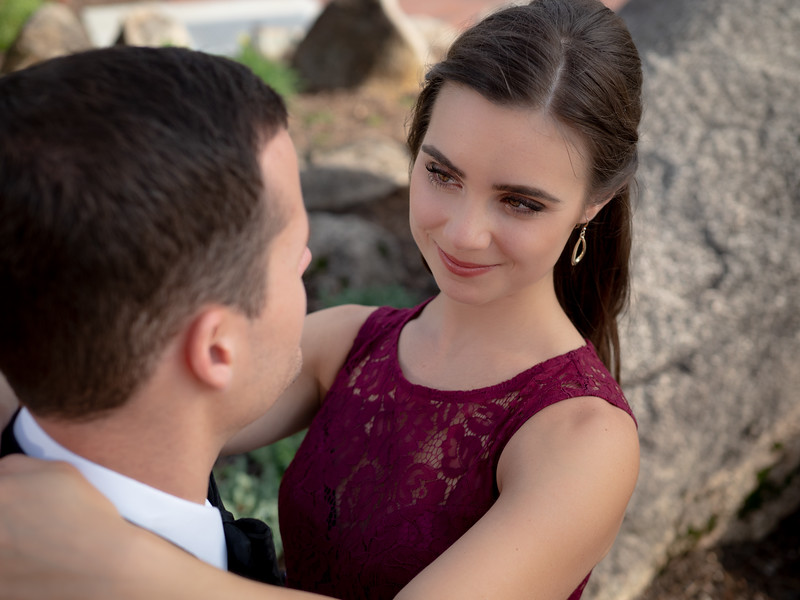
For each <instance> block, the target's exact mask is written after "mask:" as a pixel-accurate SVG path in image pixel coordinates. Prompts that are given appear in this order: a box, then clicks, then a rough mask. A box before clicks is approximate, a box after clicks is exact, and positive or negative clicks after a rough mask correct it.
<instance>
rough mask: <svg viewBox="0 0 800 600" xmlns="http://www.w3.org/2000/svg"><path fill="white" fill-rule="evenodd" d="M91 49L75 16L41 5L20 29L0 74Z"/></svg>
mask: <svg viewBox="0 0 800 600" xmlns="http://www.w3.org/2000/svg"><path fill="white" fill-rule="evenodd" d="M91 47H92V42H91V41H90V40H89V36H88V35H87V33H86V30H85V29H84V27H83V25H82V24H81V22H80V21H79V20H78V17H77V15H76V14H75V13H74V12H73V11H72V9H70V8H68V7H67V6H64V5H62V4H44V5H43V6H42V7H41V8H40V9H39V10H37V11H36V12H35V13H33V15H31V17H30V19H28V21H27V22H26V23H25V25H23V27H22V29H21V30H20V32H19V34H18V35H17V39H16V40H14V42H13V43H12V44H11V47H10V48H9V49H8V52H7V53H6V56H5V59H4V60H3V66H2V69H0V73H11V72H12V71H18V70H20V69H24V68H26V67H30V66H31V65H33V64H36V63H38V62H41V61H43V60H47V59H49V58H55V57H57V56H64V55H67V54H73V53H75V52H80V51H82V50H88V49H90V48H91Z"/></svg>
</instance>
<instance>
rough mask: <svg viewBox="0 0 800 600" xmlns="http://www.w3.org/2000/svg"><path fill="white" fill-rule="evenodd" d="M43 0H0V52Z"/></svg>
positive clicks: (8, 45) (12, 39)
mask: <svg viewBox="0 0 800 600" xmlns="http://www.w3.org/2000/svg"><path fill="white" fill-rule="evenodd" d="M42 4H44V0H0V52H5V51H6V50H8V48H9V47H10V46H11V44H12V43H13V42H14V40H15V39H16V38H17V34H18V33H19V30H20V29H21V28H22V26H23V25H24V24H25V22H26V21H27V20H28V19H29V18H30V16H31V15H32V14H33V13H34V12H36V10H37V9H38V8H39V7H40V6H41V5H42Z"/></svg>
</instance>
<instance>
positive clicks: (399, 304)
mask: <svg viewBox="0 0 800 600" xmlns="http://www.w3.org/2000/svg"><path fill="white" fill-rule="evenodd" d="M419 301H420V299H419V298H417V297H416V296H414V294H412V293H411V292H409V291H408V290H406V289H405V288H404V287H402V286H399V285H384V286H372V287H365V288H346V289H344V290H342V291H341V292H339V293H338V294H322V296H321V297H320V303H321V304H322V306H323V307H325V308H328V307H331V306H339V305H340V304H364V305H367V306H394V307H395V308H408V307H411V306H415V305H416V304H417V303H419Z"/></svg>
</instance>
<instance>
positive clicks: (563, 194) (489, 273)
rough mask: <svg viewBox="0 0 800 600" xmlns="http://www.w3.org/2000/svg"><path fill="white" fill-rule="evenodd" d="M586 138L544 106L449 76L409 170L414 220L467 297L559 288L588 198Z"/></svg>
mask: <svg viewBox="0 0 800 600" xmlns="http://www.w3.org/2000/svg"><path fill="white" fill-rule="evenodd" d="M583 156H585V152H584V149H583V144H582V143H581V142H580V140H579V139H578V137H577V136H576V135H575V134H573V133H572V132H571V131H569V130H568V129H567V128H566V127H564V126H562V125H560V124H558V123H557V122H556V121H554V120H553V119H551V118H549V117H548V116H546V115H545V114H543V113H542V112H540V111H536V110H532V109H526V108H516V107H508V106H500V105H497V104H493V103H492V102H490V101H488V100H486V99H485V98H484V97H483V96H481V95H480V94H478V93H477V92H475V91H473V90H471V89H470V88H467V87H465V86H462V85H458V84H453V83H447V84H445V85H444V86H443V87H442V90H441V91H440V92H439V96H438V98H437V99H436V102H435V104H434V107H433V112H432V115H431V121H430V125H429V127H428V130H427V132H426V134H425V138H424V139H423V141H422V145H421V148H420V152H419V154H418V156H417V158H416V161H415V163H414V167H413V169H412V173H411V188H410V197H411V202H410V225H411V232H412V235H413V236H414V240H415V241H416V243H417V245H418V246H419V249H420V251H421V252H422V255H423V257H424V258H425V260H426V262H427V263H428V265H429V266H430V268H431V271H432V272H433V275H434V277H435V278H436V283H437V284H438V286H439V288H440V289H441V291H442V292H443V293H444V294H445V295H447V296H449V297H451V298H452V299H454V300H457V301H459V302H464V303H469V304H482V303H486V302H491V301H493V300H496V299H499V298H503V297H511V296H520V295H523V296H526V297H527V295H528V294H537V293H541V292H542V291H545V292H548V293H551V294H552V293H553V277H552V273H553V267H554V266H555V264H556V261H557V260H558V258H559V256H560V255H561V252H562V250H563V249H564V246H565V244H566V243H567V240H568V239H569V237H570V234H571V233H572V231H573V230H574V228H575V226H576V225H577V224H578V223H581V222H584V221H586V220H587V219H591V218H592V217H594V215H595V214H597V212H598V211H599V210H600V208H601V207H602V204H592V205H587V204H586V202H585V199H586V197H587V175H586V173H587V167H586V164H585V161H584V158H583Z"/></svg>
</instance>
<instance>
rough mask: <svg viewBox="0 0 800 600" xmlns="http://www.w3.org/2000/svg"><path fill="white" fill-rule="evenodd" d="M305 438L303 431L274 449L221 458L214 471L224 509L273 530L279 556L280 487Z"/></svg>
mask: <svg viewBox="0 0 800 600" xmlns="http://www.w3.org/2000/svg"><path fill="white" fill-rule="evenodd" d="M304 436H305V432H302V431H301V432H300V433H297V434H295V435H293V436H292V437H289V438H286V439H285V440H281V441H279V442H276V443H274V444H272V445H271V446H264V447H263V448H259V449H257V450H254V451H252V452H249V453H247V454H240V455H238V456H232V457H228V458H221V459H220V460H219V461H218V462H217V466H216V467H215V468H214V477H215V478H216V480H217V485H218V486H219V492H220V495H221V496H222V500H223V502H224V503H225V508H227V509H228V510H229V511H231V512H232V513H233V514H234V516H236V517H237V518H239V517H254V518H256V519H261V520H262V521H265V522H266V523H267V524H268V525H269V526H270V527H271V528H272V532H273V534H274V536H275V546H276V548H277V550H278V555H280V554H281V553H282V552H283V543H282V542H281V537H280V531H279V530H278V486H279V484H280V481H281V477H283V473H284V472H285V471H286V467H288V466H289V463H290V462H291V460H292V458H294V454H295V452H297V448H299V447H300V443H301V442H302V441H303V437H304Z"/></svg>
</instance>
